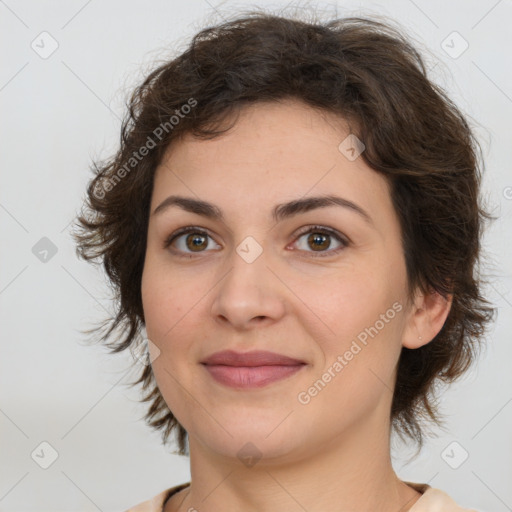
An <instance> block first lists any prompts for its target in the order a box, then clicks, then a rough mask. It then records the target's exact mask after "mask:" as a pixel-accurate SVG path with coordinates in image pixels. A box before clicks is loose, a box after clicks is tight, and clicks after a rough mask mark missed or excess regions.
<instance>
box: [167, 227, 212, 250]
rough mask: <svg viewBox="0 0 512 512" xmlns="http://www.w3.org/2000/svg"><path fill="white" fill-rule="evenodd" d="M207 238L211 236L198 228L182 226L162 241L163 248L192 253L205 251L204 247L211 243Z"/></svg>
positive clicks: (210, 238)
mask: <svg viewBox="0 0 512 512" xmlns="http://www.w3.org/2000/svg"><path fill="white" fill-rule="evenodd" d="M209 240H213V239H212V237H211V236H210V235H209V234H208V233H206V231H203V230H201V229H198V228H194V227H188V228H183V229H180V230H178V231H176V232H175V233H173V234H172V235H171V236H169V238H167V240H166V241H165V243H164V248H169V247H171V248H172V251H173V252H176V253H184V254H192V253H201V252H205V249H207V248H208V247H209V245H211V244H210V243H209Z"/></svg>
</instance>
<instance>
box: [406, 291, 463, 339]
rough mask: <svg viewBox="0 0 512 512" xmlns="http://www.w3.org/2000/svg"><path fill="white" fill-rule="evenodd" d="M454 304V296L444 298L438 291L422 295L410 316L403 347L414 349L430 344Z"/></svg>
mask: <svg viewBox="0 0 512 512" xmlns="http://www.w3.org/2000/svg"><path fill="white" fill-rule="evenodd" d="M452 302H453V295H448V296H447V297H443V296H442V295H441V294H440V293H438V292H436V291H432V292H430V293H428V294H424V295H420V296H419V297H418V298H417V300H416V301H415V304H414V306H413V307H412V309H411V312H410V314H409V318H408V320H407V325H406V328H405V330H404V333H403V336H402V345H403V346H404V347H406V348H410V349H414V348H419V347H422V346H423V345H426V344H427V343H430V342H431V341H432V340H433V339H434V338H435V337H436V336H437V334H438V333H439V331H440V330H441V329H442V328H443V325H444V323H445V322H446V319H447V318H448V314H449V313H450V309H451V305H452Z"/></svg>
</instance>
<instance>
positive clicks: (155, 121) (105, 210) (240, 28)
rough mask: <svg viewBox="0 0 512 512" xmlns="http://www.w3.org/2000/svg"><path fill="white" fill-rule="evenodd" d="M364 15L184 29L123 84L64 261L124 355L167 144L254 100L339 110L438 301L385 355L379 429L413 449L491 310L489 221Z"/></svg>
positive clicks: (455, 112)
mask: <svg viewBox="0 0 512 512" xmlns="http://www.w3.org/2000/svg"><path fill="white" fill-rule="evenodd" d="M373 18H374V19H372V18H369V17H347V18H340V19H334V20H327V21H324V22H319V21H318V20H315V21H311V20H308V21H306V20H304V19H298V18H297V17H295V18H294V17H283V16H278V15H274V14H270V13H265V12H261V11H259V12H256V11H252V12H249V13H245V14H244V15H240V16H239V17H238V18H237V19H232V20H229V21H225V22H223V23H222V24H219V25H217V26H213V27H208V28H204V29H202V30H201V31H199V32H198V33H197V34H196V35H195V36H194V37H193V38H192V40H191V41H190V43H189V45H188V46H187V48H186V50H185V51H184V52H183V53H181V54H180V55H178V56H176V57H174V58H172V59H170V60H166V61H165V62H164V63H163V64H159V65H158V67H156V69H154V70H153V71H152V72H151V73H150V74H149V75H147V76H146V78H145V79H144V80H143V81H142V83H140V84H139V85H138V86H137V87H136V89H135V90H134V92H133V93H132V95H131V97H130V98H129V101H128V105H127V110H128V112H127V114H126V116H125V118H124V120H123V122H122V128H121V140H120V148H119V150H118V151H117V153H116V154H115V155H114V156H112V157H110V159H108V160H106V161H102V162H101V163H100V162H98V163H96V162H95V163H93V165H92V169H91V170H92V172H93V174H94V177H93V178H91V180H90V182H89V183H88V186H87V196H86V200H85V205H84V206H86V209H83V210H82V212H81V214H80V215H79V216H78V217H77V221H78V223H77V225H76V227H78V232H77V233H74V235H73V236H74V237H75V240H76V241H77V254H78V256H79V257H81V258H83V259H85V260H93V261H94V262H97V261H99V262H101V263H102V264H103V267H104V269H105V271H106V273H107V276H108V278H109V280H110V281H111V285H112V289H113V290H114V291H115V307H116V312H115V315H114V316H113V317H112V318H108V319H105V320H104V321H103V322H102V323H101V324H100V325H98V326H97V327H96V328H94V329H92V330H89V331H87V332H89V333H91V332H95V331H97V332H98V334H99V335H100V336H99V338H98V340H99V341H100V342H102V343H104V344H105V345H106V346H107V347H108V348H109V349H110V351H111V353H114V352H120V351H123V350H126V349H128V348H130V349H132V347H134V346H136V345H137V344H138V343H139V342H140V340H141V339H142V337H143V336H142V335H141V330H142V328H143V327H144V326H145V320H144V314H143V308H142V299H141V277H142V271H143V266H144V257H145V249H146V243H147V228H148V220H149V206H150V199H151V193H152V188H153V180H154V173H155V169H156V168H157V166H158V164H159V163H160V161H161V159H162V156H163V154H164V152H165V150H166V149H167V148H168V147H169V145H171V144H172V143H173V141H174V140H177V139H179V137H180V136H181V135H183V134H186V133H189V134H192V135H193V136H195V137H198V138H201V139H203V140H204V139H213V138H215V137H218V136H219V135H221V134H222V133H225V132H226V131H227V130H229V129H231V128H232V127H233V126H234V123H235V122H236V117H237V116H236V114H237V113H239V112H240V111H241V109H243V108H244V106H246V105H248V104H252V103H256V102H261V101H277V100H280V99H283V98H294V99H300V100H301V101H302V102H304V103H305V104H307V105H308V106H311V107H313V108H315V109H320V110H323V111H326V112H330V113H335V114H337V115H339V116H340V117H341V118H343V119H344V120H346V121H347V122H349V123H350V126H351V127H352V131H353V133H355V134H356V135H357V137H358V138H359V139H360V140H362V141H364V144H365V151H364V152H363V153H362V154H361V157H362V158H363V159H364V161H365V162H366V164H367V165H368V166H370V167H371V168H372V169H373V170H375V171H376V172H378V173H381V174H382V175H383V176H385V177H386V179H387V180H388V183H389V185H390V190H391V199H392V203H393V207H394V208H395V210H396V212H397V214H398V217H399V221H400V228H401V233H402V240H401V241H402V247H403V251H404V256H405V262H406V272H407V283H408V293H409V297H412V295H413V292H414V291H415V290H416V289H418V288H419V289H420V290H421V291H422V292H431V291H436V292H438V293H439V294H441V295H442V296H443V297H447V296H448V295H449V294H450V295H452V297H453V300H452V306H451V309H450V312H449V315H448V317H447V319H446V321H445V323H444V325H443V327H442V329H441V330H440V331H439V333H438V334H437V335H436V336H435V338H434V339H433V340H431V341H430V342H429V343H427V344H426V345H424V346H422V347H420V348H417V349H408V348H405V347H403V348H402V350H401V355H400V358H399V361H398V369H397V377H396V385H395V389H394V395H393V400H392V407H391V412H390V422H391V425H392V427H393V429H394V430H395V431H396V432H397V433H398V434H399V435H400V436H401V437H402V438H404V439H405V438H410V439H412V440H414V441H416V442H417V443H418V445H419V446H420V447H421V446H422V444H423V437H424V432H422V430H423V427H424V423H425V422H427V423H429V422H433V423H435V424H437V425H441V424H442V419H441V417H440V414H439V411H438V408H437V406H436V401H435V398H436V396H435V395H436V393H435V391H436V387H437V385H438V384H439V383H448V382H451V381H453V380H455V379H456V378H458V377H459V376H460V375H462V374H463V373H464V372H465V371H466V370H467V369H468V368H469V366H470V365H471V364H472V363H473V361H474V360H475V359H476V355H477V354H478V349H480V348H481V345H482V343H481V341H482V338H483V335H484V333H485V329H486V324H487V323H488V322H489V321H491V320H492V319H493V315H494V312H495V310H494V308H492V307H490V303H489V302H488V301H487V300H486V299H485V298H484V297H483V296H482V290H481V287H482V284H483V279H482V276H481V275H480V272H479V268H478V264H479V261H480V259H481V254H480V253H481V243H480V238H481V235H482V232H483V221H484V220H485V219H494V217H492V216H491V215H490V213H488V212H486V211H485V209H484V207H483V205H482V200H481V197H480V182H481V168H482V167H483V165H482V163H481V161H482V159H481V149H480V146H479V144H478V141H477V140H476V138H475V136H474V135H473V133H472V130H471V129H470V126H469V124H468V121H467V120H466V118H465V116H464V115H463V114H462V113H461V111H460V110H459V109H458V108H457V107H456V105H455V104H454V103H453V102H452V101H451V100H450V99H449V98H448V96H447V95H446V93H445V92H444V91H443V89H442V88H441V87H440V86H438V85H436V84H434V83H433V82H432V81H431V80H430V79H429V78H428V77H427V71H426V66H425V63H424V61H423V57H421V55H420V54H419V53H418V51H417V50H416V49H415V48H414V46H413V45H412V43H411V42H410V41H409V39H408V38H407V37H406V36H404V35H403V34H402V33H401V31H400V30H399V29H397V28H395V27H393V26H392V24H391V23H389V22H386V21H382V19H380V20H379V19H375V17H373ZM230 122H231V123H230ZM128 248H129V250H128ZM107 327H108V328H107ZM106 328H107V329H106ZM118 329H120V332H116V330H118ZM136 384H141V385H142V390H143V391H144V392H143V393H142V398H141V400H142V401H143V402H149V403H150V406H149V408H148V410H147V412H146V415H145V420H146V423H147V424H148V425H149V426H150V427H152V428H154V429H155V430H160V431H162V439H163V442H164V444H165V443H166V442H167V440H168V438H169V435H170V434H171V432H172V431H173V430H177V432H176V438H177V441H178V446H179V453H180V454H186V453H187V446H186V443H187V439H188V436H187V432H186V430H185V429H184V428H183V427H182V426H181V425H180V424H179V422H178V421H177V419H176V418H175V416H174V415H173V413H172V411H171V410H170V409H169V408H168V407H167V404H166V402H165V400H164V398H163V396H162V395H161V393H160V391H159V389H158V387H157V385H156V381H155V379H154V375H153V371H152V368H151V365H149V364H148V365H146V366H143V369H142V370H141V374H140V376H139V378H138V380H137V381H136V382H134V383H133V384H132V385H136Z"/></svg>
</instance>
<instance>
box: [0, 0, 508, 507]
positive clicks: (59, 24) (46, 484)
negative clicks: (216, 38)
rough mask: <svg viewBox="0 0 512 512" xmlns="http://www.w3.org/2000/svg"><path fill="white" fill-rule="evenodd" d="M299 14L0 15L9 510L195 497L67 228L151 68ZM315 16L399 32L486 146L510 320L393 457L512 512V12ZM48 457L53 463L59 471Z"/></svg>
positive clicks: (49, 8) (154, 7)
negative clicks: (429, 421) (429, 425)
mask: <svg viewBox="0 0 512 512" xmlns="http://www.w3.org/2000/svg"><path fill="white" fill-rule="evenodd" d="M286 3H287V2H282V3H278V2H272V3H270V2H259V3H244V2H237V3H235V2H230V1H224V2H218V1H217V2H215V1H213V0H211V1H206V0H190V1H184V0H180V1H163V0H159V1H152V2H142V1H137V0H129V1H126V0H124V1H121V0H109V1H103V2H100V1H99V0H89V1H84V0H73V1H63V0H62V1H35V0H30V1H29V0H26V1H23V0H18V1H16V0H6V1H0V38H1V46H0V47H1V48H2V50H1V51H2V60H1V62H2V67H1V69H0V108H1V119H2V123H1V125H0V130H1V133H0V141H1V147H2V151H1V153H0V155H1V156H0V158H1V169H2V173H1V183H0V226H1V233H2V244H1V248H2V251H1V261H0V325H1V332H2V337H1V343H2V348H1V350H2V357H1V358H0V400H1V402H0V429H1V436H2V441H1V443H2V448H1V455H2V456H1V462H0V464H1V466H0V510H2V511H6V510H9V511H43V510H44V511H46V510H52V511H54V512H58V511H75V510H76V511H78V510H80V511H88V510H91V511H95V510H101V511H105V512H106V511H115V510H124V509H125V508H127V507H128V506H131V505H134V504H136V503H138V502H140V501H142V500H145V499H148V498H149V497H151V496H153V495H155V494H157V493H159V492H161V491H162V490H164V489H165V488H167V487H170V486H171V485H174V484H178V483H181V482H185V481H188V479H189V470H188V459H187V458H185V457H179V456H177V455H173V454H169V453H166V450H165V449H164V448H163V447H162V446H161V444H160V436H159V434H157V433H153V432H151V431H150V430H149V428H148V427H146V426H145V425H144V422H143V421H142V419H141V418H142V416H143V414H144V411H145V408H144V407H145V406H142V405H140V404H138V403H137V397H138V392H137V390H136V389H130V388H129V387H127V386H126V385H125V383H126V382H129V381H130V380H133V377H134V375H135V374H134V373H130V371H129V368H130V354H123V355H118V356H108V355H107V353H106V351H105V350H104V349H103V348H102V347H94V346H87V344H86V342H85V336H83V335H82V334H81V333H80V330H81V329H86V328H88V327H91V325H92V322H94V321H97V320H99V319H101V318H103V317H104V316H105V315H106V314H108V312H109V311H111V304H110V301H109V290H108V288H107V286H106V285H105V276H104V275H103V273H102V271H101V269H95V268H94V267H92V266H91V265H88V264H87V263H85V262H83V261H79V260H78V259H77V258H76V256H75V252H74V245H73V242H72V239H71V237H70V222H71V221H72V220H73V218H74V216H75V215H76V214H77V213H78V211H79V209H80V207H81V203H82V199H83V197H84V192H85V185H86V183H87V181H88V180H89V178H90V176H91V175H90V173H89V170H88V168H89V165H90V162H91V160H92V159H95V158H98V157H107V156H109V155H110V154H111V153H112V152H113V151H114V150H115V149H116V144H117V142H118V139H119V127H120V118H121V117H122V116H123V114H124V109H123V102H124V99H125V97H126V94H127V93H128V92H129V91H130V90H131V88H132V87H133V85H135V84H136V83H137V82H138V81H139V80H140V78H141V77H142V76H143V75H144V74H145V73H146V72H147V71H148V70H149V69H150V68H151V67H152V63H153V62H154V60H155V59H159V58H164V57H166V56H170V55H172V53H173V52H178V51H180V50H183V49H184V45H185V44H186V43H187V41H188V38H189V37H190V36H191V35H193V34H194V33H196V32H197V31H198V30H199V29H201V28H202V27H203V26H205V25H207V24H212V23H217V22H219V21H221V20H222V18H223V17H229V16H231V15H232V13H233V11H234V10H235V11H236V10H241V9H244V8H245V9H247V8H249V7H256V6H261V7H275V6H279V5H281V6H283V5H286ZM301 5H303V6H307V5H308V4H307V3H306V2H302V4H301ZM310 5H313V6H314V5H317V3H314V2H311V3H310ZM318 5H320V6H321V8H322V11H323V12H324V13H325V14H327V15H328V14H330V15H332V16H335V15H339V16H342V15H349V14H352V15H353V14H362V15H364V14H370V15H371V14H382V15H385V16H389V17H390V18H392V19H394V20H396V21H397V22H398V23H400V24H402V25H403V26H404V28H405V29H406V31H407V32H408V33H409V34H410V36H412V37H413V38H414V39H415V40H416V42H417V44H418V46H419V48H420V50H421V51H422V52H423V53H425V52H426V58H427V62H428V64H429V68H430V69H431V73H432V75H431V76H432V78H433V79H435V80H436V81H437V82H438V83H439V84H441V85H442V86H443V87H444V88H445V89H446V90H447V91H448V92H449V94H450V96H451V97H452V98H453V99H454V100H455V102H456V103H457V104H458V105H459V106H460V108H461V109H463V110H464V111H465V112H466V113H467V114H468V115H469V116H470V117H471V119H472V124H473V125H474V126H475V129H476V132H477V134H478V136H479V139H480V141H481V143H482V146H483V149H484V153H485V156H486V165H487V171H486V174H485V179H484V194H485V197H486V199H487V201H488V205H489V207H490V209H491V210H492V211H493V212H494V214H496V215H498V216H499V220H498V221H496V222H495V223H494V224H493V225H492V227H491V228H490V229H488V231H487V234H486V236H485V239H484V249H485V260H484V266H483V270H484V272H485V273H486V274H487V275H489V277H490V278H491V279H492V284H491V285H490V286H489V287H488V288H487V289H486V293H487V296H488V297H489V298H490V299H491V300H492V301H493V302H494V304H495V305H496V306H497V307H498V319H497V322H496V323H495V324H494V325H493V326H492V327H491V329H490V331H489V334H488V336H487V339H488V348H487V350H486V352H485V353H484V354H483V356H482V358H481V360H480V362H479V364H478V366H476V367H475V368H474V369H473V370H472V371H471V372H470V373H469V374H468V375H467V376H466V377H465V378H464V379H463V380H461V381H460V382H459V383H457V384H456V385H454V386H453V387H452V388H450V390H449V391H446V392H445V393H444V394H443V396H442V403H441V406H442V410H443V411H444V412H445V414H446V417H447V430H446V432H443V431H438V433H439V435H438V437H437V438H433V439H430V440H428V442H427V443H426V446H425V448H424V449H423V450H422V452H421V453H420V454H419V456H418V457H417V458H416V459H414V460H412V461H410V462H408V459H409V458H410V456H411V455H412V453H413V451H411V449H410V448H409V449H408V448H406V447H404V446H397V449H396V451H395V452H394V459H395V468H396V470H397V472H398V474H399V476H400V477H401V478H403V479H405V480H408V481H414V482H428V483H430V485H432V486H434V487H438V488H441V489H443V490H445V491H446V492H448V493H449V494H451V495H452V496H453V497H454V499H455V500H456V501H458V502H460V504H462V505H466V506H471V507H473V508H478V509H479V510H486V511H493V512H502V511H503V512H504V511H507V510H512V486H511V485H510V483H511V482H512V462H511V454H512V439H511V430H512V429H511V423H512V422H511V420H512V403H511V402H512V386H511V383H512V376H511V372H510V361H511V356H512V345H511V343H510V332H511V330H512V325H511V318H512V315H511V306H512V293H510V290H511V287H512V279H511V274H512V258H511V257H510V251H507V250H506V247H507V245H508V244H509V240H508V235H509V234H510V232H511V224H512V222H511V214H512V174H511V170H510V162H511V161H512V158H511V157H512V155H511V147H512V145H511V140H510V138H511V137H510V134H511V130H510V119H511V117H512V80H511V78H512V76H511V69H512V66H511V57H510V49H511V48H512V31H511V29H510V27H511V22H512V2H511V1H510V0H501V1H496V0H480V1H478V2H476V1H463V0H458V1H452V2H447V1H446V0H444V1H426V0H416V1H412V0H393V1H387V2H385V3H384V2H370V1H368V2H355V1H353V2H338V4H337V5H336V4H335V3H318ZM44 31H46V32H48V33H49V34H50V36H47V35H40V34H41V33H42V32H44ZM454 31H456V32H458V34H460V36H461V37H459V36H457V35H453V32H454ZM54 41H56V43H55V42H54ZM443 41H445V42H444V43H443ZM464 41H467V44H468V45H469V46H468V48H467V49H466V50H465V51H464V52H463V53H460V52H461V51H462V50H463V48H464V46H463V45H465V43H464ZM57 43H58V48H57V49H56V51H55V52H54V53H52V54H51V55H47V54H45V52H46V53H49V52H50V51H51V49H52V46H51V45H52V44H54V45H55V44H57ZM31 45H33V46H34V48H33V47H32V46H31ZM450 47H451V48H450ZM459 53H460V55H459ZM43 57H46V58H43ZM44 237H46V238H47V239H49V240H50V241H51V243H50V242H48V240H43V241H41V239H42V238H44ZM48 247H50V249H49V252H48V253H44V250H48ZM51 247H54V251H55V250H56V253H55V254H53V253H52V251H51ZM41 258H43V259H46V261H41ZM43 441H46V442H48V443H49V444H50V445H51V446H52V447H53V449H54V450H56V452H57V453H58V458H57V459H56V460H55V462H54V463H53V464H51V465H50V466H49V467H48V469H43V468H42V467H40V465H41V464H43V465H44V464H45V463H49V462H51V453H52V452H51V449H49V448H48V447H46V445H43V446H40V443H41V442H43ZM454 442H455V443H456V444H451V443H454ZM466 452H467V454H468V458H467V460H465V461H464V462H463V463H461V461H462V460H463V459H464V457H465V456H466ZM31 454H33V455H31ZM37 454H39V456H37ZM454 466H458V467H456V468H455V467H454Z"/></svg>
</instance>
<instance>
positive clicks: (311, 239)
mask: <svg viewBox="0 0 512 512" xmlns="http://www.w3.org/2000/svg"><path fill="white" fill-rule="evenodd" d="M305 235H308V236H307V238H306V239H305V244H303V245H302V247H300V246H299V249H300V250H304V251H305V252H312V253H313V254H312V255H313V256H314V257H320V258H322V257H326V256H332V255H333V254H338V253H339V252H340V251H342V250H343V249H345V248H346V247H348V246H349V242H348V240H346V239H345V238H344V237H343V236H342V235H341V234H340V233H338V232H337V231H335V230H333V229H330V228H325V227H323V226H307V227H306V228H304V230H302V231H301V232H300V233H299V238H298V239H297V240H299V241H300V239H301V238H303V237H304V236H305ZM333 238H334V239H335V240H336V241H337V242H338V243H339V244H340V246H339V247H338V248H336V249H332V250H328V251H327V250H324V249H328V248H329V247H330V246H331V243H332V242H331V240H332V239H333ZM304 245H305V246H306V247H313V250H312V251H308V250H307V249H304ZM314 253H316V254H314Z"/></svg>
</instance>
